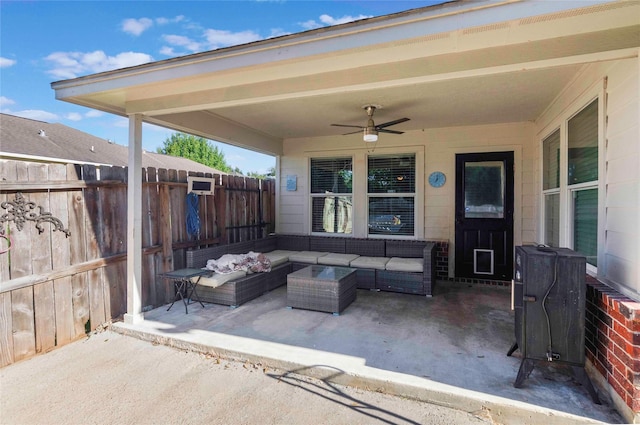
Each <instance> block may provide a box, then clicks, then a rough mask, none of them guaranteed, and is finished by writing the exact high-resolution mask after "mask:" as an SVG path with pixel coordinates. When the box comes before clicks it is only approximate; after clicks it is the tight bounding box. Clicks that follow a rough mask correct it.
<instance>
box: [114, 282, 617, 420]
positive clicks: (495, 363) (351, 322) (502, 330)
mask: <svg viewBox="0 0 640 425" xmlns="http://www.w3.org/2000/svg"><path fill="white" fill-rule="evenodd" d="M436 288H437V289H436V292H435V294H434V296H433V297H432V298H426V297H422V296H417V295H404V294H395V293H388V292H372V291H367V290H358V293H357V299H356V301H354V302H353V303H352V304H351V305H350V306H349V307H347V308H346V309H345V310H344V311H343V312H342V314H341V315H340V316H334V315H332V314H329V313H322V312H315V311H308V310H299V309H288V308H286V286H283V287H280V288H278V289H276V290H274V291H272V292H270V293H268V294H265V295H263V296H261V297H259V298H257V299H255V300H253V301H251V302H249V303H246V304H244V305H242V306H240V307H238V308H236V309H231V308H229V307H227V306H222V305H215V304H207V303H205V308H202V307H201V306H200V304H198V303H192V304H190V305H189V314H185V310H184V305H183V304H182V303H180V302H176V303H175V305H174V306H173V308H172V309H171V310H170V311H166V310H167V306H164V307H161V308H157V309H155V310H152V311H149V312H147V313H145V321H144V322H143V323H141V324H137V325H128V324H125V323H122V322H118V323H115V324H114V325H113V326H112V329H113V330H114V331H116V332H119V333H123V334H126V335H131V336H135V337H137V338H140V339H143V340H147V341H151V342H154V343H161V344H165V345H169V346H174V347H178V348H182V349H188V350H193V351H198V352H202V353H206V354H212V355H215V356H220V357H222V358H228V359H233V360H238V361H243V362H251V363H260V364H261V365H264V366H267V367H270V368H275V369H279V370H283V371H289V372H293V373H298V374H303V375H308V376H312V377H315V378H320V379H324V380H327V381H331V382H334V383H337V384H342V385H350V386H354V387H358V388H365V389H370V390H375V391H381V392H385V393H390V394H394V395H400V396H405V397H410V398H415V399H419V400H423V401H426V402H430V403H434V404H438V405H443V406H447V407H455V408H458V409H461V410H465V411H467V412H477V411H485V412H486V414H487V415H488V416H489V417H491V418H492V419H493V420H494V421H495V422H497V423H506V424H512V423H523V424H524V423H526V424H536V423H540V424H553V423H558V424H567V423H585V422H604V423H622V422H623V420H622V417H621V416H620V415H619V414H618V413H617V412H616V411H615V408H614V407H613V404H612V402H611V400H610V399H609V398H608V396H607V395H606V394H605V393H604V391H602V390H600V389H598V393H599V395H600V398H601V401H602V404H601V405H596V404H594V403H593V402H592V400H591V398H590V397H589V395H588V393H587V391H586V390H585V389H584V388H583V387H582V386H581V385H580V384H578V383H577V382H576V381H575V379H573V376H572V375H571V373H570V371H569V369H568V368H567V367H565V366H564V365H562V364H558V363H554V364H543V365H540V366H536V367H535V368H534V370H533V372H532V373H531V375H530V376H529V378H528V379H526V380H525V382H524V385H523V387H522V388H519V389H518V388H514V387H513V382H514V381H515V378H516V375H517V372H518V368H519V366H520V360H521V359H520V356H519V351H516V353H514V355H513V356H512V357H507V356H506V353H507V351H508V350H509V347H510V346H511V345H512V343H513V342H514V314H513V312H512V311H511V310H510V296H511V295H510V291H509V289H508V288H501V287H488V286H471V285H467V284H457V283H449V282H442V283H439V284H438V285H437V287H436ZM594 385H595V381H594Z"/></svg>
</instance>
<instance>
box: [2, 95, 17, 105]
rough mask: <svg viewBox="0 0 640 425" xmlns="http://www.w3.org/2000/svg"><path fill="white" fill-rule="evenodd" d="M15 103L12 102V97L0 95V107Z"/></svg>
mask: <svg viewBox="0 0 640 425" xmlns="http://www.w3.org/2000/svg"><path fill="white" fill-rule="evenodd" d="M15 103H16V102H14V101H13V99H9V98H8V97H5V96H0V108H2V107H6V106H9V105H13V104H15Z"/></svg>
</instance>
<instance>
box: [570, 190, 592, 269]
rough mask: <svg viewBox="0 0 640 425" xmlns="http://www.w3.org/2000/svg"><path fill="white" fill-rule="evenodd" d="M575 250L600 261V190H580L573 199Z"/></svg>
mask: <svg viewBox="0 0 640 425" xmlns="http://www.w3.org/2000/svg"><path fill="white" fill-rule="evenodd" d="M573 249H574V250H575V251H578V252H579V253H581V254H583V255H585V256H586V257H587V263H589V264H591V265H593V266H597V261H598V189H587V190H578V191H575V192H574V197H573Z"/></svg>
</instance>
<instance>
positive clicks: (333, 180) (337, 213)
mask: <svg viewBox="0 0 640 425" xmlns="http://www.w3.org/2000/svg"><path fill="white" fill-rule="evenodd" d="M352 190H353V161H352V159H351V158H312V159H311V230H312V231H313V232H321V233H322V232H325V233H346V234H349V233H351V231H352V228H353V197H352Z"/></svg>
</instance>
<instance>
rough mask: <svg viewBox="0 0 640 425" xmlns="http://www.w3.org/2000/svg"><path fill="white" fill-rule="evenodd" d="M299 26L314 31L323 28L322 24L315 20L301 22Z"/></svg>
mask: <svg viewBox="0 0 640 425" xmlns="http://www.w3.org/2000/svg"><path fill="white" fill-rule="evenodd" d="M298 25H300V26H301V27H302V28H304V29H306V30H314V29H316V28H320V27H321V26H322V25H321V24H319V23H317V22H316V21H314V20H313V19H310V20H308V21H304V22H300V23H299V24H298Z"/></svg>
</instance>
